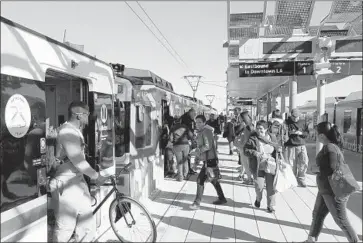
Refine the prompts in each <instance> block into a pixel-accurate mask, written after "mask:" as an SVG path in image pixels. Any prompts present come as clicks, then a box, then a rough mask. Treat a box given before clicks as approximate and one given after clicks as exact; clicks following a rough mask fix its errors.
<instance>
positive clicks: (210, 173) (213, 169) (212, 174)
mask: <svg viewBox="0 0 363 243" xmlns="http://www.w3.org/2000/svg"><path fill="white" fill-rule="evenodd" d="M212 150H213V152H214V156H215V158H214V159H207V161H206V168H205V170H206V175H207V181H208V182H211V181H213V180H219V179H221V173H220V171H219V166H218V162H219V161H218V156H217V152H216V148H215V145H214V143H213V144H212Z"/></svg>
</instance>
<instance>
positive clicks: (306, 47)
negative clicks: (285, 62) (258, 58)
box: [263, 41, 313, 54]
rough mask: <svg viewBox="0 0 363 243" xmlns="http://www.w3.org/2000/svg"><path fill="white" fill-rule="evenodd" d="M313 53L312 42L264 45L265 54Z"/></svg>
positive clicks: (266, 43) (268, 43)
mask: <svg viewBox="0 0 363 243" xmlns="http://www.w3.org/2000/svg"><path fill="white" fill-rule="evenodd" d="M312 51H313V42H312V41H294V42H264V43H263V54H286V53H312Z"/></svg>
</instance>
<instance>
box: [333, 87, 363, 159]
mask: <svg viewBox="0 0 363 243" xmlns="http://www.w3.org/2000/svg"><path fill="white" fill-rule="evenodd" d="M335 113H336V124H337V125H338V126H339V128H340V131H341V132H342V133H343V138H344V148H346V149H348V150H352V151H356V152H359V153H362V144H363V141H362V132H363V131H362V119H363V118H362V117H363V116H362V91H356V92H353V93H350V94H349V95H348V96H347V97H346V98H345V99H344V100H342V101H340V102H339V103H338V104H337V106H336V112H335Z"/></svg>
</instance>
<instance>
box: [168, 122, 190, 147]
mask: <svg viewBox="0 0 363 243" xmlns="http://www.w3.org/2000/svg"><path fill="white" fill-rule="evenodd" d="M170 136H171V142H172V143H173V144H175V143H177V142H178V141H180V140H181V139H182V138H183V136H187V137H188V139H189V140H190V139H191V138H190V137H189V136H188V128H187V127H185V126H179V127H178V128H177V129H175V130H174V131H173V132H171V134H170Z"/></svg>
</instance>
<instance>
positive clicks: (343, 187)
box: [328, 144, 360, 198]
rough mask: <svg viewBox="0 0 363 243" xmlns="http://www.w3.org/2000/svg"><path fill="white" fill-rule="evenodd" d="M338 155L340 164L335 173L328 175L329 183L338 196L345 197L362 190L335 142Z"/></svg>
mask: <svg viewBox="0 0 363 243" xmlns="http://www.w3.org/2000/svg"><path fill="white" fill-rule="evenodd" d="M334 147H335V149H336V151H337V156H338V165H337V167H336V168H335V170H334V171H333V174H332V175H330V176H328V180H329V184H330V186H331V188H332V190H333V192H334V195H335V196H336V197H337V198H344V197H347V196H349V195H350V194H352V193H354V192H356V191H358V190H360V186H359V185H358V183H357V181H356V180H355V178H354V176H353V174H352V172H351V171H350V169H349V166H348V165H347V164H346V163H345V161H344V158H343V155H342V153H341V151H340V149H339V148H338V146H336V145H335V144H334Z"/></svg>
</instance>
